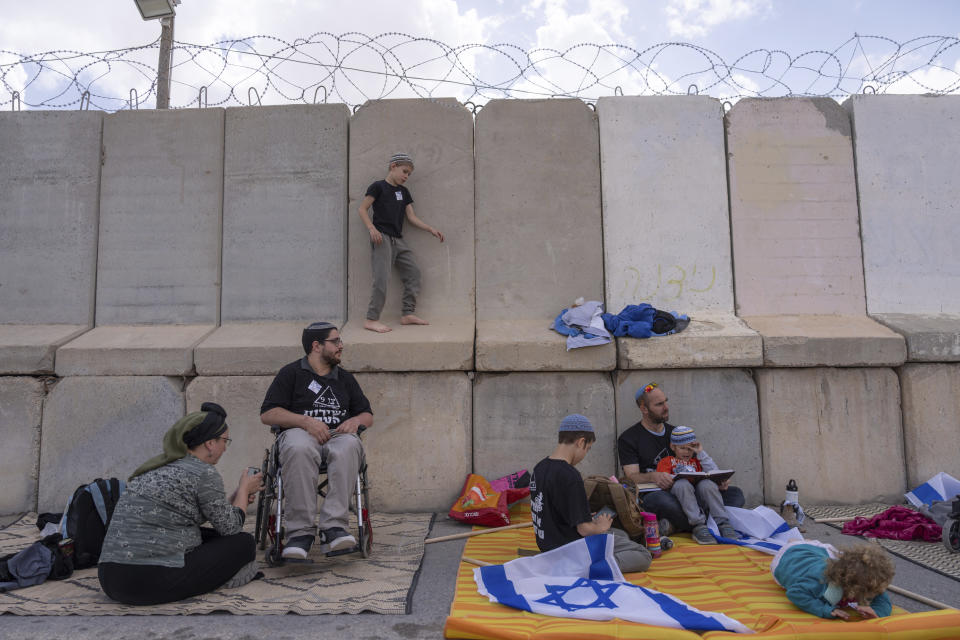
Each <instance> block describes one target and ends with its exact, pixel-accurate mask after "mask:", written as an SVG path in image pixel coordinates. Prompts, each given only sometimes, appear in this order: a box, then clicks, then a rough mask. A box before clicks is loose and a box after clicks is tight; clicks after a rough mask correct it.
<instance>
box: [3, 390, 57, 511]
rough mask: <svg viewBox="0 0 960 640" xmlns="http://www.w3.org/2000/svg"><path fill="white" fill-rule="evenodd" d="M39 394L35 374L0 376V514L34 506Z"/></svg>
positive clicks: (41, 402) (41, 395)
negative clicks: (1, 444) (26, 376)
mask: <svg viewBox="0 0 960 640" xmlns="http://www.w3.org/2000/svg"><path fill="white" fill-rule="evenodd" d="M43 396H44V390H43V383H42V382H40V381H39V380H37V379H36V378H14V377H9V378H7V377H5V378H0V434H2V436H3V449H2V453H0V486H2V487H3V491H2V492H0V514H9V513H23V512H25V511H33V510H34V509H36V507H37V468H38V467H39V465H40V418H41V412H42V409H43ZM61 508H62V506H61Z"/></svg>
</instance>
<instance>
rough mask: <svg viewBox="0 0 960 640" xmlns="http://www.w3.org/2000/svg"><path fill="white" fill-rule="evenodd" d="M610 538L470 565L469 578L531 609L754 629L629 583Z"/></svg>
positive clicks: (499, 598)
mask: <svg viewBox="0 0 960 640" xmlns="http://www.w3.org/2000/svg"><path fill="white" fill-rule="evenodd" d="M613 544H614V543H613V536H612V535H609V534H605V535H597V536H590V537H587V538H581V539H580V540H576V541H574V542H571V543H569V544H566V545H564V546H562V547H559V548H557V549H553V550H552V551H547V552H545V553H541V554H539V555H536V556H532V557H528V558H517V559H516V560H511V561H510V562H508V563H506V564H502V565H494V566H489V567H480V568H478V569H474V570H473V579H474V581H476V583H477V589H478V590H479V592H480V593H481V594H483V595H485V596H487V597H488V598H490V601H491V602H499V603H501V604H505V605H507V606H510V607H514V608H516V609H522V610H523V611H530V612H532V613H542V614H544V615H548V616H557V617H564V618H579V619H582V620H612V619H614V618H619V619H621V620H628V621H631V622H642V623H644V624H652V625H657V626H661V627H670V628H673V629H688V630H691V631H735V632H739V633H753V631H751V630H750V629H749V628H747V627H746V626H744V625H743V624H741V623H740V622H737V621H736V620H734V619H733V618H729V617H727V616H725V615H723V614H722V613H715V612H712V611H700V610H698V609H695V608H693V607H691V606H689V605H687V604H685V603H684V602H683V601H681V600H679V599H677V598H674V597H673V596H671V595H668V594H665V593H660V592H657V591H654V590H652V589H646V588H644V587H640V586H637V585H635V584H630V583H629V582H627V581H626V580H624V578H623V574H622V573H621V572H620V568H619V567H618V566H617V563H616V561H615V560H614V558H613Z"/></svg>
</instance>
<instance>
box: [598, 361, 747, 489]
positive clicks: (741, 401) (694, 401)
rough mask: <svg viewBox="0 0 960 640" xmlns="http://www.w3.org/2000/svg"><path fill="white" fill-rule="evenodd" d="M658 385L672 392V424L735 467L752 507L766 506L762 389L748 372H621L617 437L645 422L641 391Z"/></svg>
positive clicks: (724, 466) (669, 394) (727, 465)
mask: <svg viewBox="0 0 960 640" xmlns="http://www.w3.org/2000/svg"><path fill="white" fill-rule="evenodd" d="M650 382H657V383H659V384H660V385H661V387H662V388H663V390H664V392H665V393H666V394H667V398H668V403H667V404H668V407H669V408H670V418H669V422H670V424H675V425H681V424H682V425H686V426H688V427H691V428H692V429H693V430H694V431H696V433H697V438H698V439H699V440H700V442H701V443H702V444H703V448H704V449H705V450H706V451H707V453H709V454H710V456H711V457H712V458H713V459H714V460H715V461H716V463H717V464H718V465H719V466H720V468H722V469H733V470H734V471H736V475H734V476H733V479H732V480H731V483H732V484H733V485H735V486H738V487H740V488H741V489H742V490H743V493H744V495H745V496H746V498H747V506H754V505H757V504H762V500H763V464H762V456H761V447H760V418H759V413H758V409H757V388H756V385H755V384H754V382H753V378H752V376H751V375H750V371H748V370H746V369H661V370H644V371H630V372H626V371H620V372H618V373H617V383H616V395H617V398H616V402H617V437H619V436H620V435H621V434H623V432H624V431H626V430H627V429H629V428H630V427H631V426H633V425H634V424H636V423H637V422H639V421H640V417H641V416H640V409H639V408H638V407H637V404H636V401H635V400H634V394H636V392H637V389H639V388H640V387H642V386H644V385H646V384H649V383H650Z"/></svg>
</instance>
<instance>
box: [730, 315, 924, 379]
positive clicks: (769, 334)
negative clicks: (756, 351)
mask: <svg viewBox="0 0 960 640" xmlns="http://www.w3.org/2000/svg"><path fill="white" fill-rule="evenodd" d="M743 320H744V321H745V322H746V323H747V324H748V325H749V326H750V328H751V329H754V330H756V331H757V332H759V333H760V335H761V336H763V363H764V364H765V365H766V366H768V367H882V366H899V365H901V364H903V362H904V360H905V359H906V357H907V350H906V345H905V343H904V341H903V337H901V336H900V335H898V334H897V333H895V332H893V331H891V330H890V329H887V328H886V327H884V326H883V325H881V324H879V323H877V322H874V321H873V320H871V319H870V318H868V317H867V316H853V315H778V316H746V317H744V318H743Z"/></svg>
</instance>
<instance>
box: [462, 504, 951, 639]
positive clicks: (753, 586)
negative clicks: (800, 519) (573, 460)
mask: <svg viewBox="0 0 960 640" xmlns="http://www.w3.org/2000/svg"><path fill="white" fill-rule="evenodd" d="M525 518H526V519H529V507H528V506H527V505H518V507H516V508H515V510H513V511H512V512H511V520H512V521H513V522H523V521H524V519H525ZM673 540H674V542H675V543H676V546H675V547H674V548H673V549H672V550H670V551H668V552H666V553H664V554H663V555H662V556H661V557H660V558H658V559H656V560H654V562H653V565H652V566H651V568H650V570H649V571H647V572H646V573H631V574H627V575H626V576H625V577H626V578H627V580H628V581H629V582H631V583H633V584H636V585H639V586H643V587H647V588H649V589H653V590H656V591H660V592H663V593H669V594H671V595H673V596H676V597H677V598H679V599H680V600H682V601H684V602H685V603H687V604H689V605H690V606H692V607H696V608H697V609H701V610H704V611H716V612H721V613H724V614H725V615H727V616H729V617H731V618H733V619H735V620H738V621H740V622H742V623H743V624H744V625H746V626H747V627H749V628H750V629H751V630H753V631H755V634H753V636H752V637H756V638H762V639H764V640H767V639H777V640H787V639H791V640H806V639H807V638H844V637H850V638H854V637H855V638H857V640H873V639H876V640H880V639H881V638H882V639H884V640H890V639H899V638H903V639H905V640H906V639H909V640H915V639H923V638H947V637H960V612H958V611H953V610H951V611H936V612H928V613H910V614H908V613H906V612H904V611H903V610H902V609H900V608H897V607H894V615H893V616H890V617H888V618H881V619H878V620H865V621H859V622H843V621H839V620H823V619H821V618H817V617H816V616H813V615H810V614H807V613H804V612H803V611H801V610H800V609H797V608H796V607H795V606H794V605H793V604H791V603H790V601H789V600H787V597H786V595H785V593H784V591H783V589H781V588H780V587H778V586H777V584H776V583H775V582H774V581H773V577H772V576H771V575H770V570H769V566H770V558H771V556H770V555H769V554H765V553H761V552H759V551H755V550H753V549H750V548H748V547H743V546H736V545H698V544H696V543H695V542H693V541H692V540H691V539H690V537H689V536H688V535H685V534H680V535H677V536H674V537H673ZM536 548H537V545H536V541H535V540H534V537H533V530H532V529H514V530H509V531H504V532H500V533H494V534H489V535H484V536H477V537H474V538H471V539H470V540H469V541H468V542H467V545H466V547H465V549H464V556H467V557H471V558H476V559H478V560H484V561H486V562H493V563H503V562H506V561H509V560H512V559H514V558H516V557H517V555H518V553H517V551H518V549H536ZM474 568H475V567H474V566H473V565H471V564H468V563H466V562H463V563H461V565H460V570H459V573H458V576H457V590H456V595H455V597H454V601H453V604H452V605H451V607H450V615H449V616H448V617H447V622H446V627H445V637H447V638H475V639H480V640H494V639H497V638H509V639H510V640H521V639H531V640H532V639H536V640H545V639H550V640H560V639H567V640H574V639H576V640H583V639H585V638H589V639H591V640H603V639H608V638H610V639H617V638H624V639H630V640H639V639H644V638H650V639H654V638H655V639H657V640H697V639H699V638H706V639H710V638H736V637H740V638H743V637H744V636H743V634H735V633H732V632H726V631H708V632H706V633H705V634H703V635H700V634H698V633H696V632H694V631H686V630H682V629H670V628H666V627H655V626H650V625H645V624H639V623H634V622H625V621H622V620H609V621H603V622H597V621H591V620H576V619H570V618H555V617H549V616H544V615H540V614H535V613H530V612H526V611H518V610H516V609H512V608H510V607H507V606H505V605H501V604H494V603H491V602H489V600H488V599H487V597H486V596H483V595H481V594H480V593H478V591H477V586H476V583H475V582H474V576H473V570H474Z"/></svg>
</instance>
